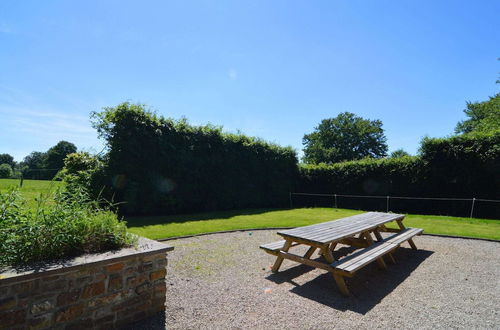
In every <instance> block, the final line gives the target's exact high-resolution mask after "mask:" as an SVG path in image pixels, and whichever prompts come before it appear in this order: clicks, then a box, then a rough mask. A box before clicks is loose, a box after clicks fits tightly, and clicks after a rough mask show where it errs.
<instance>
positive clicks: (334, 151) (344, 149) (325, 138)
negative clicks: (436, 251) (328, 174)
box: [302, 112, 387, 163]
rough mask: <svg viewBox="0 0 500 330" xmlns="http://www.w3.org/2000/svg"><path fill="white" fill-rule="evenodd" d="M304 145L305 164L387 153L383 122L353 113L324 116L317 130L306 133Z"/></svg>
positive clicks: (335, 161)
mask: <svg viewBox="0 0 500 330" xmlns="http://www.w3.org/2000/svg"><path fill="white" fill-rule="evenodd" d="M302 144H303V145H304V157H303V160H304V162H306V163H337V162H342V161H349V160H356V159H362V158H366V157H371V158H380V157H385V156H386V155H387V143H386V137H385V135H384V130H383V129H382V122H381V121H380V120H368V119H363V118H361V117H358V116H356V115H355V114H353V113H350V112H343V113H341V114H339V115H338V116H337V117H335V118H329V119H323V120H322V121H321V123H320V124H319V125H318V126H317V127H315V128H314V132H312V133H310V134H306V135H304V138H303V139H302Z"/></svg>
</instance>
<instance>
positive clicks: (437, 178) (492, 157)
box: [294, 132, 500, 218]
mask: <svg viewBox="0 0 500 330" xmlns="http://www.w3.org/2000/svg"><path fill="white" fill-rule="evenodd" d="M296 191H301V192H314V193H329V194H335V193H336V194H344V195H345V194H348V195H349V194H351V195H370V196H372V195H378V196H388V195H389V196H403V197H405V196H407V197H437V198H443V197H454V198H481V199H496V200H499V199H500V132H493V133H482V134H478V133H476V134H467V135H460V136H455V137H451V138H442V139H438V138H434V139H431V138H426V139H424V140H423V141H422V145H421V149H420V155H419V156H415V157H401V158H389V159H380V160H375V159H365V160H360V161H352V162H344V163H337V164H332V165H325V164H320V165H301V166H300V179H299V180H298V184H297V186H296ZM337 202H338V205H339V206H341V207H345V208H351V207H352V208H361V209H378V210H386V208H387V204H386V203H387V201H386V200H385V199H383V198H382V199H368V198H353V197H344V198H341V197H339V198H338V199H337ZM294 203H295V205H296V206H306V205H307V206H311V205H332V204H333V203H334V201H333V200H332V199H331V198H317V197H312V198H311V197H299V196H297V197H295V199H294ZM470 209H471V202H469V201H435V200H434V201H432V200H407V199H392V200H391V201H390V205H389V210H392V211H402V212H415V213H430V214H449V215H460V216H466V215H469V212H470ZM499 214H500V203H486V202H477V203H476V205H475V215H476V216H483V217H492V218H499Z"/></svg>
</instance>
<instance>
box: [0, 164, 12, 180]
mask: <svg viewBox="0 0 500 330" xmlns="http://www.w3.org/2000/svg"><path fill="white" fill-rule="evenodd" d="M12 173H13V172H12V167H10V165H9V164H1V165H0V178H1V179H8V178H10V177H11V176H12Z"/></svg>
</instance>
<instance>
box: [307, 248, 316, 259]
mask: <svg viewBox="0 0 500 330" xmlns="http://www.w3.org/2000/svg"><path fill="white" fill-rule="evenodd" d="M314 251H316V247H315V246H311V247H310V248H309V250H307V252H306V254H304V258H306V259H310V258H311V256H312V255H313V253H314Z"/></svg>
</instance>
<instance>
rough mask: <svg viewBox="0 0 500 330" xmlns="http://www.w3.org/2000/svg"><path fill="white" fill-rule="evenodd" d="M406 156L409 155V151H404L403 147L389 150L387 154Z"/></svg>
mask: <svg viewBox="0 0 500 330" xmlns="http://www.w3.org/2000/svg"><path fill="white" fill-rule="evenodd" d="M406 156H411V155H410V154H409V153H407V152H406V151H404V150H403V149H397V150H394V151H393V152H391V154H390V155H389V158H401V157H406Z"/></svg>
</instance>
